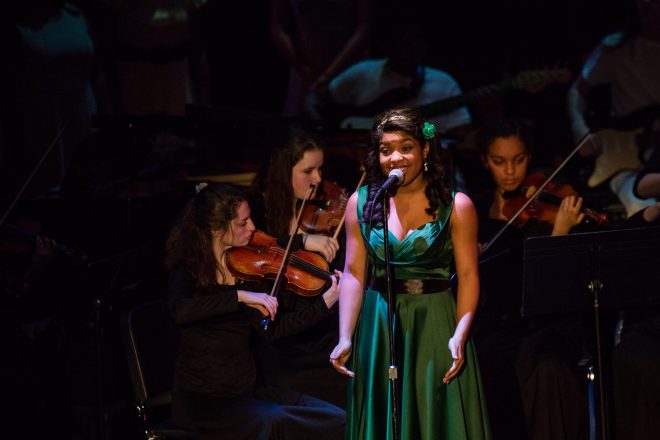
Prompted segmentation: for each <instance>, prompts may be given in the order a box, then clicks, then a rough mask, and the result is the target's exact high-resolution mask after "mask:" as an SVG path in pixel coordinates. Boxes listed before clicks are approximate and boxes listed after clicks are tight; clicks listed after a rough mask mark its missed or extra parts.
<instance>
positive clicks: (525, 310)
mask: <svg viewBox="0 0 660 440" xmlns="http://www.w3.org/2000/svg"><path fill="white" fill-rule="evenodd" d="M659 249H660V227H653V228H641V229H627V230H613V231H605V232H592V233H584V234H572V235H566V236H561V237H535V238H530V239H527V240H526V241H525V251H524V266H523V297H522V314H523V316H538V315H551V314H561V313H569V312H578V311H586V310H589V309H593V311H594V318H595V319H594V324H595V325H594V331H595V341H596V356H597V371H596V376H593V375H592V377H593V378H596V379H597V380H598V384H599V400H600V432H601V436H600V438H601V439H602V440H606V438H607V433H606V426H607V417H606V411H605V408H606V407H605V394H604V389H603V377H602V375H603V368H602V350H601V340H600V333H601V329H600V313H599V310H600V309H601V308H606V309H622V308H627V307H640V306H646V305H659V304H660V252H658V250H659Z"/></svg>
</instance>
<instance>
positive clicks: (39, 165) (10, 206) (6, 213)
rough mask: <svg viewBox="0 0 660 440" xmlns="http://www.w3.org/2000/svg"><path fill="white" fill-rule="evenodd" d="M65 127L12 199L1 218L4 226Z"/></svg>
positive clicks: (0, 222) (61, 128) (0, 220)
mask: <svg viewBox="0 0 660 440" xmlns="http://www.w3.org/2000/svg"><path fill="white" fill-rule="evenodd" d="M65 127H66V125H62V127H60V131H58V132H57V134H56V135H55V137H54V138H53V140H52V141H51V143H50V145H49V146H48V148H46V151H45V152H44V154H42V155H41V159H39V162H37V164H36V165H35V167H34V168H33V169H32V172H31V173H30V175H29V176H28V178H27V179H26V180H25V183H24V184H23V186H22V187H21V189H20V190H18V193H17V194H16V196H15V197H14V200H12V202H11V203H10V204H9V207H8V208H7V210H6V211H5V213H4V214H3V215H2V219H0V226H2V225H3V224H4V223H5V220H7V217H9V213H10V212H11V211H12V209H14V206H15V205H16V203H18V201H19V199H20V198H21V196H22V195H23V193H24V192H25V190H26V189H27V187H28V185H29V184H30V182H31V181H32V179H33V178H34V175H35V174H37V170H39V167H41V164H43V163H44V160H46V157H48V153H50V150H52V149H53V147H54V146H55V144H57V142H58V141H59V140H60V138H61V137H62V133H64V128H65Z"/></svg>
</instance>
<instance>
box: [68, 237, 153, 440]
mask: <svg viewBox="0 0 660 440" xmlns="http://www.w3.org/2000/svg"><path fill="white" fill-rule="evenodd" d="M158 267H159V266H158V260H157V258H156V256H155V255H154V245H153V244H152V243H146V244H143V245H140V246H138V247H135V248H132V249H129V250H126V251H123V252H119V253H117V254H114V255H111V256H108V257H103V258H99V259H94V260H92V261H91V262H89V263H88V264H87V265H86V266H85V267H84V269H83V270H82V273H81V275H80V279H79V281H78V284H79V286H78V288H79V289H80V294H81V297H82V298H85V299H87V300H91V305H92V308H93V328H94V345H95V347H94V348H95V361H96V371H95V374H96V400H97V408H96V409H97V417H98V419H99V422H98V438H99V439H101V440H104V439H107V438H108V427H107V418H108V417H107V413H106V408H105V398H106V396H105V391H106V386H107V384H106V379H107V377H106V371H105V368H104V354H105V350H106V349H109V348H108V347H106V346H105V343H104V336H105V333H106V329H105V328H104V324H103V315H104V311H107V310H110V309H111V308H112V307H113V306H117V305H119V304H120V303H121V302H122V300H126V298H122V297H121V296H122V293H123V294H124V295H127V294H130V293H131V291H130V289H129V288H128V287H129V286H131V285H134V284H136V283H139V282H140V281H141V280H144V278H145V276H146V274H147V273H148V272H149V270H155V269H157V268H158ZM122 290H125V292H122Z"/></svg>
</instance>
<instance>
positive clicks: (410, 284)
mask: <svg viewBox="0 0 660 440" xmlns="http://www.w3.org/2000/svg"><path fill="white" fill-rule="evenodd" d="M450 286H451V284H450V283H449V280H438V279H427V280H396V281H394V286H393V287H394V291H395V292H396V293H407V294H411V295H420V294H423V293H436V292H442V291H443V290H447V289H449V287H450ZM369 288H371V289H374V290H378V291H380V292H386V291H387V282H386V280H385V278H372V279H371V282H370V283H369Z"/></svg>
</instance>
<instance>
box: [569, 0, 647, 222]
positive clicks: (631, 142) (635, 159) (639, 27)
mask: <svg viewBox="0 0 660 440" xmlns="http://www.w3.org/2000/svg"><path fill="white" fill-rule="evenodd" d="M626 5H628V7H629V9H628V16H627V22H626V24H625V26H624V28H623V29H622V30H621V31H620V32H616V33H613V34H610V35H608V36H606V37H605V38H604V39H603V40H602V42H601V43H600V44H599V45H598V46H597V47H596V48H595V50H594V51H593V52H592V53H591V54H590V56H589V57H588V59H587V61H586V62H585V64H584V66H583V67H582V72H581V74H580V76H579V77H578V78H577V79H576V81H575V82H574V83H573V85H572V87H571V88H570V89H569V92H568V97H567V108H568V113H569V117H570V119H571V125H572V130H573V134H574V137H575V139H576V140H579V139H580V138H582V137H583V136H584V135H585V134H586V133H587V132H588V131H590V130H591V131H595V134H596V135H595V136H593V137H592V140H591V141H590V142H589V143H587V144H586V145H585V146H584V147H583V148H582V149H581V151H580V154H581V155H582V156H583V157H595V158H596V159H595V163H594V165H595V167H594V171H593V173H592V174H591V176H590V177H589V181H588V184H589V186H592V187H594V186H598V185H600V184H601V183H605V182H609V187H610V189H611V190H612V192H613V193H614V194H616V195H617V197H618V198H619V200H620V201H621V203H622V205H623V206H624V208H625V211H626V216H627V217H629V216H631V215H632V214H633V213H635V212H637V211H639V210H641V209H643V208H645V207H647V206H650V205H652V204H654V203H655V199H653V198H640V195H639V194H637V195H636V194H635V193H634V191H633V186H634V184H635V180H636V177H637V172H638V171H639V169H640V167H641V166H642V164H643V163H644V162H645V161H646V160H647V159H648V156H649V155H650V153H651V152H652V150H653V148H655V144H657V139H658V129H659V127H660V118H658V116H660V112H658V110H657V106H658V104H660V81H658V78H660V2H658V1H657V0H635V1H634V2H633V1H631V2H626ZM597 86H600V89H601V94H600V95H598V94H597V93H596V91H597V89H596V88H597ZM603 87H606V88H609V94H607V93H606V94H605V96H606V97H607V98H608V99H607V100H606V101H605V102H606V103H605V104H603V103H602V101H603V100H602V99H601V100H600V101H597V100H596V99H595V97H597V96H601V97H602V96H603V94H602V90H603ZM607 101H609V105H608V103H607ZM598 102H600V103H601V104H600V106H598V105H596V104H597V103H598ZM603 107H604V108H603ZM654 109H655V110H654ZM598 113H600V114H598ZM603 113H605V114H604V115H603ZM599 117H600V119H601V121H598V119H599ZM612 118H615V119H612ZM602 119H606V120H605V121H602ZM631 127H633V128H637V129H635V130H631ZM640 134H644V135H646V136H638V135H640Z"/></svg>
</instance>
